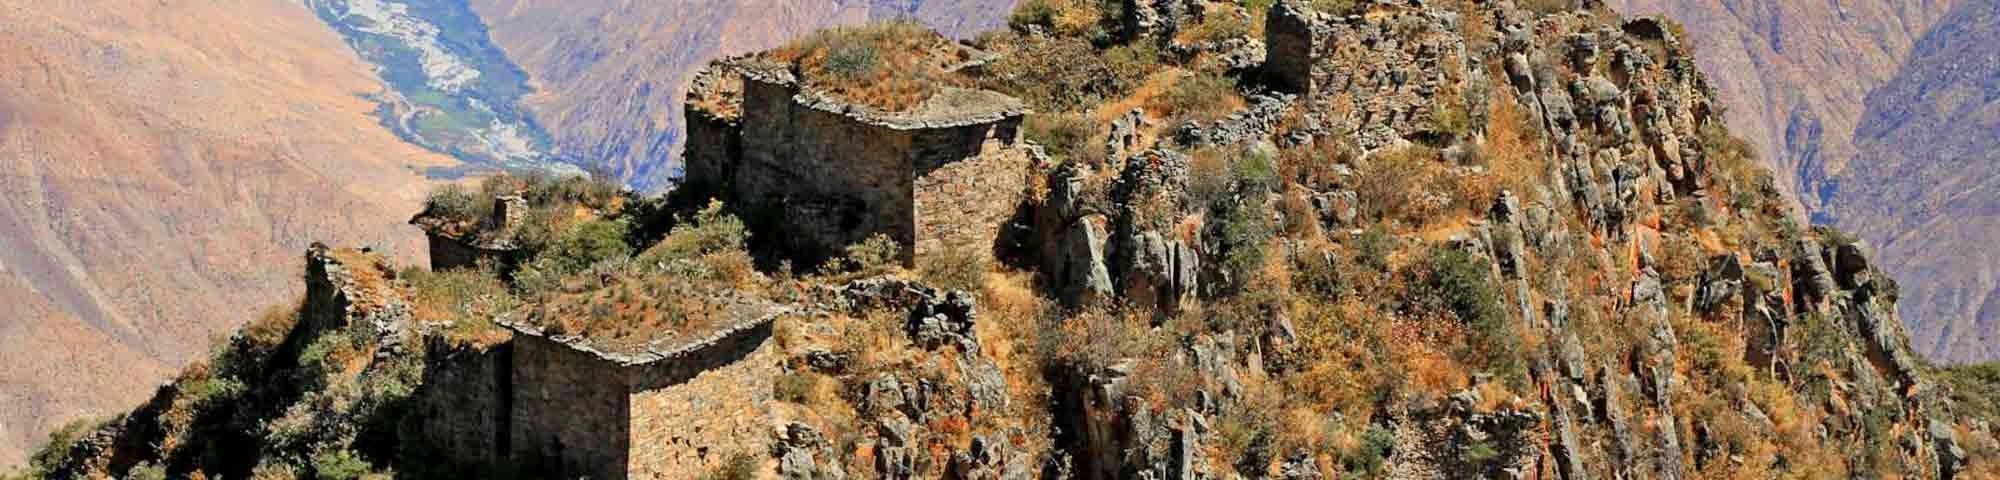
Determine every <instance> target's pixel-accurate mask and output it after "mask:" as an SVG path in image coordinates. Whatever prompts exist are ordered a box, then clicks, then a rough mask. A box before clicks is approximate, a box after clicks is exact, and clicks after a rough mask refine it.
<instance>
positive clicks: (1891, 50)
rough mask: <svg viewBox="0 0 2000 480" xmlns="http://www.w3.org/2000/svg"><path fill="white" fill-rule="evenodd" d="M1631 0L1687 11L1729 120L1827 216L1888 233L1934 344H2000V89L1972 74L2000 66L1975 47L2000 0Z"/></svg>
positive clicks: (1914, 321)
mask: <svg viewBox="0 0 2000 480" xmlns="http://www.w3.org/2000/svg"><path fill="white" fill-rule="evenodd" d="M1613 3H1614V4H1616V3H1617V2H1613ZM1625 8H1626V9H1627V10H1629V11H1632V12H1634V13H1655V14H1661V15H1664V16H1667V17H1669V18H1673V19H1675V20H1678V21H1679V22H1680V23H1682V24H1683V25H1686V27H1687V29H1688V30H1689V32H1690V36H1691V37H1693V43H1694V44H1695V45H1696V46H1697V48H1698V49H1699V50H1700V51H1701V52H1702V55H1700V57H1699V59H1698V62H1699V63H1700V64H1701V67H1702V70H1703V71H1704V72H1707V73H1708V74H1709V78H1711V79H1712V80H1714V83H1715V85H1716V87H1717V89H1718V90H1719V92H1720V94H1721V95H1720V96H1721V98H1722V99H1723V101H1724V103H1725V104H1726V105H1727V106H1728V107H1729V111H1728V117H1729V120H1730V125H1731V126H1733V127H1735V131H1736V132H1738V133H1739V134H1741V135H1742V136H1743V137H1744V139H1745V140H1747V141H1749V142H1750V143H1751V144H1752V145H1754V146H1756V147H1757V151H1758V153H1759V154H1760V156H1761V157H1762V158H1763V159H1764V160H1765V163H1766V164H1767V165H1769V166H1770V167H1771V169H1772V171H1773V173H1775V174H1776V175H1777V176H1778V178H1779V179H1780V184H1781V186H1783V187H1784V188H1786V189H1787V190H1788V191H1792V192H1796V193H1798V195H1795V196H1794V198H1797V199H1799V201H1800V202H1801V203H1802V204H1803V205H1804V206H1805V207H1806V209H1807V211H1808V212H1809V213H1810V214H1811V215H1812V216H1813V219H1814V221H1815V222H1816V223H1829V222H1830V223H1833V224H1836V225H1838V226H1840V227H1841V228H1843V229H1846V230H1848V231H1850V232H1853V233H1855V234H1857V235H1860V236H1862V237H1865V238H1868V239H1870V240H1873V241H1875V244H1876V246H1878V247H1879V248H1880V256H1881V258H1880V260H1881V261H1882V262H1884V264H1885V267H1886V268H1887V269H1888V270H1889V271H1890V272H1891V273H1892V274H1893V275H1895V276H1896V278H1897V279H1898V280H1901V281H1902V284H1903V295H1904V296H1905V297H1906V298H1907V300H1905V301H1904V302H1902V303H1901V305H1902V308H1903V309H1904V311H1903V312H1902V313H1903V317H1904V318H1905V319H1906V321H1908V322H1909V326H1910V328H1911V334H1912V335H1913V337H1914V338H1913V340H1914V343H1915V345H1916V346H1917V348H1918V349H1919V350H1921V351H1923V352H1924V353H1925V354H1926V355H1927V356H1929V357H1931V358H1935V359H1938V360H1943V361H1953V362H1965V361H1980V360H1990V359H1994V358H2000V349H1996V348H1995V347H1993V346H1991V345H1992V344H1993V342H1992V341H1991V339H1992V338H1994V337H1995V336H1996V334H2000V330H1997V329H2000V303H1996V299H2000V278H1996V275H2000V271H1996V270H1995V267H1994V266H1993V265H1995V260H1994V259H1993V258H1991V257H1990V255H1991V254H1990V253H1988V252H1990V251H1991V250H1992V249H1991V248H1990V246H1989V243H1990V240H1991V238H1993V235H1994V232H1995V231H1996V230H1995V227H1993V224H1994V222H1995V221H1996V220H1994V218H1995V217H1996V216H2000V206H1996V205H1994V204H1993V203H1994V202H1993V201H1992V199H1993V198H1994V197H1995V195H1994V194H1993V193H1991V191H1990V190H1988V189H1990V188H1991V185H1993V181H1994V180H1993V179H1992V176H1991V173H1990V172H1991V168H1990V167H1989V166H1988V164H1990V163H1992V158H1993V156H1992V155H1991V154H1990V153H1986V154H1983V153H1981V152H1990V151H1991V149H1990V148H1986V149H1984V150H1982V149H1981V147H1985V146H1990V145H1977V144H1976V143H1977V142H1982V141H1985V139H1990V138H1992V137H1993V134H1992V132H1993V131H1994V130H1993V128H1994V124H1993V123H1991V122H1990V121H1986V120H1985V119H1984V118H1983V117H1980V116H1979V115H1978V113H1979V111H1978V108H1977V105H1978V104H1979V102H1978V101H1976V100H1975V99H1976V98H1982V97H1985V96H1991V95H1992V94H1991V93H1982V92H1991V91H1993V90H1994V88H1995V87H1993V86H1991V85H1990V84H1985V85H1986V86H1981V85H1982V84H1981V83H1979V82H1980V81H1981V79H1979V78H1977V75H1976V74H1971V73H1968V72H1967V69H1971V70H1977V69H1978V68H1981V67H1992V66H1994V65H1996V60H1995V59H1993V58H1992V57H1990V54H1986V53H1985V50H1986V49H1984V48H1981V47H1978V46H1976V45H1978V44H1979V42H1991V41H1993V40H1995V39H2000V33H1996V32H1994V31H1992V30H1991V26H1990V23H1991V19H1990V15H1982V14H1980V13H1977V12H1990V10H1991V8H1992V6H1991V4H1990V2H1970V1H1960V0H1941V1H1914V0H1871V1H1861V2H1851V1H1843V2H1776V1H1762V0H1731V1H1671V0H1666V1H1662V0H1636V1H1631V2H1628V4H1627V5H1626V6H1625ZM1981 22H1985V23H1981ZM1946 45H1948V46H1949V47H1946ZM1951 65H1957V66H1959V70H1958V71H1957V72H1956V73H1958V75H1957V76H1952V75H1951V74H1949V72H1947V71H1946V69H1947V68H1950V67H1949V66H1951ZM1951 82H1955V83H1953V86H1951V87H1946V86H1944V85H1941V84H1942V83H1951ZM1982 88H1983V89H1984V90H1980V89H1982ZM1946 97H1948V98H1946ZM1982 122H1984V123H1982ZM1968 142H1971V143H1968ZM1989 305H1992V306H1989Z"/></svg>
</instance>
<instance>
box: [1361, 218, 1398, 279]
mask: <svg viewBox="0 0 2000 480" xmlns="http://www.w3.org/2000/svg"><path fill="white" fill-rule="evenodd" d="M1355 250H1356V252H1357V254H1356V255H1355V261H1356V262H1358V263H1360V264H1361V265H1362V266H1365V267H1368V268H1370V269H1373V270H1375V271H1376V272H1381V273H1387V272H1388V271H1389V254H1391V253H1394V252H1395V250H1396V239H1395V237H1393V236H1390V235H1389V229H1387V228H1383V227H1382V224H1380V223H1377V224H1374V225H1370V226H1369V227H1368V230H1366V231H1363V232H1362V233H1361V238H1359V239H1356V241H1355Z"/></svg>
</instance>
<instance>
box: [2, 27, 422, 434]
mask: <svg viewBox="0 0 2000 480" xmlns="http://www.w3.org/2000/svg"><path fill="white" fill-rule="evenodd" d="M0 25H5V26H6V27H5V28H0V165H4V167H0V172H4V173H0V277H6V278H5V279H0V304H4V305H7V306H6V307H4V308H0V310H5V314H0V318H4V321H0V352H5V354H4V357H5V358H6V359H7V361H5V362H0V364H4V365H0V463H14V462H16V461H19V460H21V459H22V458H23V457H22V455H23V453H24V451H25V450H27V449H30V448H32V447H33V446H34V445H36V444H38V443H40V442H41V441H42V439H43V438H44V437H45V436H46V434H47V432H48V431H50V430H51V429H54V428H55V427H56V426H58V425H60V424H61V423H62V422H64V421H67V420H70V419H72V418H77V417H79V416H82V415H85V414H86V413H89V412H98V413H101V412H108V411H115V410H117V409H119V408H122V407H124V406H126V405H129V404H130V403H131V402H132V401H134V400H136V399H139V398H141V397H142V396H143V395H145V393H146V391H147V390H148V389H150V388H152V387H154V386H155V384H156V382H158V381H160V380H161V379H163V378H165V377H166V376H167V374H168V373H169V372H170V371H171V370H172V369H174V368H177V366H179V365H182V364H184V362H187V361H189V360H192V359H194V358H197V357H200V356H201V355H202V354H203V353H205V352H207V350H208V349H207V345H209V344H210V343H211V341H212V340H213V338H214V336H216V335H224V334H226V333H227V332H229V331H230V330H232V329H234V328H235V327H236V326H237V325H239V324H241V323H242V322H243V321H244V320H245V319H246V317H245V316H244V313H245V312H247V311H255V310H257V309H258V308H261V307H259V305H269V304H272V303H273V302H282V301H283V300H284V299H285V298H287V297H288V296H290V295H294V294H296V292H298V291H299V286H298V285H296V283H295V282H291V281H287V279H289V278H292V277H293V276H294V275H293V274H291V273H288V272H287V270H291V269H292V268H291V267H287V266H288V265H290V266H296V265H297V264H298V261H297V260H296V258H297V257H296V255H297V251H298V249H299V248H302V247H303V246H304V245H305V244H306V243H307V242H310V241H312V240H313V239H338V240H337V241H341V242H351V243H359V244H372V245H379V246H382V247H384V248H385V249H387V250H388V251H391V252H394V253H395V255H397V256H398V257H399V258H404V259H410V260H414V259H421V258H423V253H422V251H421V250H419V249H417V248H416V247H418V246H419V244H418V243H417V242H415V241H413V240H412V237H411V235H412V234H411V233H410V231H409V230H406V229H407V228H408V227H407V226H404V225H402V223H403V222H401V221H399V219H398V218H397V217H399V216H403V215H405V214H406V213H407V212H408V211H409V210H411V209H412V208H414V207H415V206H416V205H418V202H419V200H421V198H422V193H423V191H424V190H425V189H426V188H427V187H426V186H425V185H426V184H425V183H424V181H423V180H422V177H421V175H420V174H419V173H418V172H419V171H421V170H423V169H425V168H430V167H433V166H442V165H447V164H448V162H449V160H448V159H445V158H443V157H440V156H437V155H433V154H430V153H428V152H425V151H423V150H421V149H417V148H414V147H410V146H408V145H405V144H403V143H401V142H399V141H397V139H396V137H395V136H394V135H392V134H390V133H389V132H388V131H386V130H384V129H382V128H380V127H378V126H376V125H375V123H374V120H373V119H372V118H371V117H370V116H369V111H370V110H371V109H372V108H373V105H371V104H369V103H368V102H367V101H365V100H362V99H361V98H360V96H361V95H363V94H366V93H369V92H372V91H374V90H376V89H377V88H378V83H377V81H376V80H375V78H374V76H373V74H372V73H371V72H370V71H369V69H368V67H367V66H366V65H364V64H362V63H361V62H359V61H358V60H357V59H355V58H354V56H353V54H352V53H351V52H350V51H349V50H347V48H346V47H345V46H343V45H341V44H340V39H339V38H338V37H337V36H335V35H334V34H333V33H332V32H328V31H326V30H325V29H324V28H323V27H321V26H320V25H319V23H318V21H317V20H315V19H314V18H313V17H312V15H311V13H310V12H308V11H306V10H305V9H304V8H302V7H300V6H298V5H295V4H290V3H277V2H247V1H246V2H207V3H197V4H182V3H175V4H172V5H167V4H162V3H160V2H151V1H68V0H63V1H36V2H7V3H5V4H0Z"/></svg>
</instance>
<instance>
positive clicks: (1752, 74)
mask: <svg viewBox="0 0 2000 480" xmlns="http://www.w3.org/2000/svg"><path fill="white" fill-rule="evenodd" d="M1953 1H1954V0H1866V1H1860V2H1853V1H1808V2H1790V1H1776V0H1618V1H1612V2H1608V3H1610V4H1611V5H1612V6H1613V7H1616V8H1618V9H1619V10H1620V11H1623V12H1627V13H1628V14H1632V15H1661V16H1663V17H1666V18H1670V19H1673V20H1675V21H1676V22H1679V23H1680V24H1681V25H1683V26H1685V27H1686V28H1687V31H1688V34H1689V36H1690V37H1691V38H1690V39H1688V41H1691V42H1692V43H1693V46H1694V48H1695V50H1696V51H1699V52H1701V55H1699V56H1698V58H1696V60H1695V61H1696V62H1697V63H1699V64H1700V67H1701V69H1702V71H1703V72H1705V73H1707V74H1709V78H1710V80H1712V81H1713V82H1714V85H1715V87H1716V90H1717V91H1718V92H1719V93H1720V94H1721V97H1722V99H1723V102H1724V104H1726V105H1727V106H1728V107H1729V111H1728V118H1729V124H1730V126H1731V127H1732V128H1733V130H1732V131H1734V132H1737V134H1738V135H1741V136H1742V137H1743V139H1744V140H1745V141H1748V142H1750V144H1751V145H1753V146H1755V147H1756V149H1757V153H1758V154H1759V156H1760V157H1761V158H1763V159H1764V160H1765V163H1766V164H1767V165H1769V166H1770V167H1771V170H1772V172H1773V173H1775V174H1777V175H1778V179H1779V180H1780V182H1779V184H1780V186H1781V187H1783V188H1785V189H1786V191H1787V192H1791V193H1796V194H1797V195H1794V197H1796V198H1798V199H1799V201H1800V202H1803V203H1804V204H1805V205H1806V206H1807V207H1808V208H1809V209H1813V208H1817V207H1818V205H1819V204H1820V203H1821V201H1822V200H1824V199H1823V198H1821V195H1820V193H1819V192H1818V188H1819V187H1818V186H1819V185H1820V184H1821V183H1823V181H1824V180H1826V179H1827V178H1830V176H1832V175H1834V174H1837V173H1839V172H1840V171H1841V170H1843V169H1845V168H1847V166H1848V165H1849V164H1850V163H1851V162H1853V161H1855V160H1856V158H1855V155H1856V154H1857V153H1858V152H1857V151H1856V149H1855V146H1854V132H1855V130H1856V128H1857V126H1858V125H1859V123H1860V120H1861V116H1862V110H1863V109H1864V108H1865V105H1863V100H1864V99H1866V98H1867V96H1868V94H1869V92H1871V91H1873V90H1874V89H1876V88H1878V87H1880V86H1882V85H1883V84H1885V83H1887V82H1888V81H1889V79H1890V78H1892V77H1894V76H1895V74H1896V70H1897V68H1898V67H1899V66H1900V65H1902V63H1903V60H1904V59H1905V58H1907V57H1908V56H1909V53H1910V49H1911V47H1912V45H1914V44H1915V43H1916V42H1917V39H1918V38H1921V37H1922V36H1923V35H1924V32H1926V31H1928V30H1929V29H1930V27H1931V25H1934V24H1936V23H1937V22H1938V19H1939V18H1941V17H1943V16H1944V14H1945V11H1946V10H1947V9H1949V8H1950V7H1951V3H1952V2H1953Z"/></svg>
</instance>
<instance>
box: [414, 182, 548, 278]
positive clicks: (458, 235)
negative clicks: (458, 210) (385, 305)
mask: <svg viewBox="0 0 2000 480" xmlns="http://www.w3.org/2000/svg"><path fill="white" fill-rule="evenodd" d="M527 214H528V201H527V200H526V199H523V198H521V197H520V196H519V195H501V196H499V197H495V198H494V199H493V213H492V214H491V215H489V216H488V217H487V218H482V219H477V220H474V221H469V222H468V221H464V220H461V219H451V218H445V217H444V216H442V215H439V214H437V212H432V211H430V210H425V211H423V212H420V213H418V214H417V215H416V216H414V217H411V218H410V224H411V225H416V226H417V228H420V229H422V230H423V231H424V238H426V239H427V240H428V241H429V244H430V252H431V270H445V269H451V268H461V267H472V266H478V265H479V264H480V263H487V264H490V265H493V266H494V267H496V268H500V269H502V271H505V270H508V269H510V268H511V267H512V266H513V265H514V264H515V263H516V262H518V261H520V258H518V256H517V255H516V253H517V252H519V251H520V248H519V247H518V246H516V245H515V244H514V239H513V238H512V236H511V234H512V232H514V231H515V228H514V227H515V226H516V225H519V224H520V223H521V221H522V220H523V219H524V218H525V217H526V216H527Z"/></svg>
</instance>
